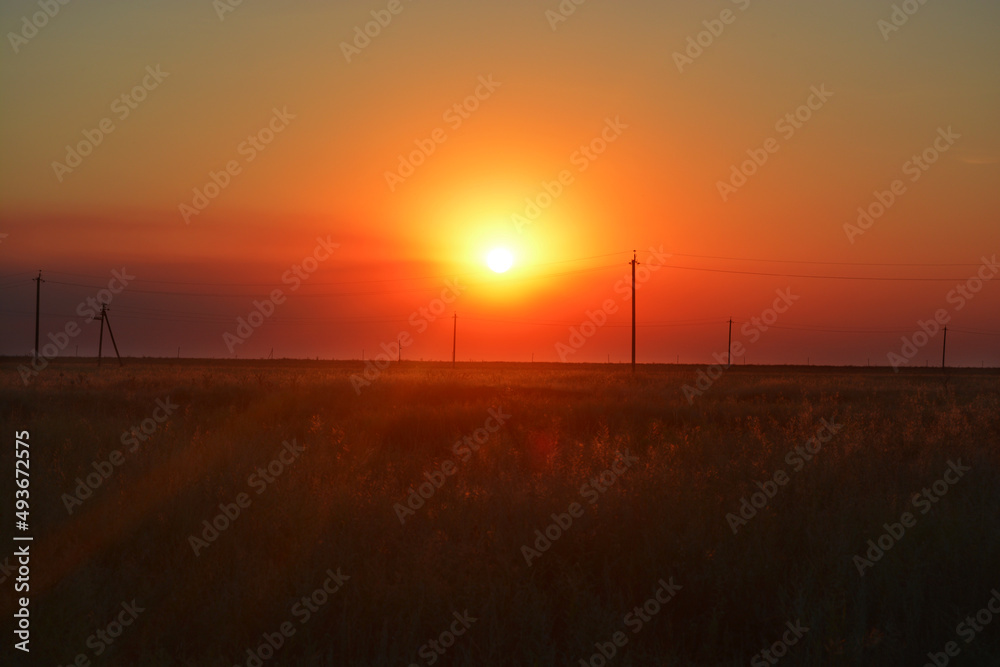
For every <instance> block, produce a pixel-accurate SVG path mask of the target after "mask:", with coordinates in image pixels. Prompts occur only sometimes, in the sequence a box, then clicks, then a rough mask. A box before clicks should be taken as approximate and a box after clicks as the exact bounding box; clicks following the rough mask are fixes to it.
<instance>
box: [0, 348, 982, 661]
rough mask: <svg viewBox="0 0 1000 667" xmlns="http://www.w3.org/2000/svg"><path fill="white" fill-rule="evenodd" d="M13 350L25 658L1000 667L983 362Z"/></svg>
mask: <svg viewBox="0 0 1000 667" xmlns="http://www.w3.org/2000/svg"><path fill="white" fill-rule="evenodd" d="M17 363H18V362H17V361H12V360H7V361H5V362H3V363H2V364H0V369H2V370H3V373H2V375H0V382H2V384H0V423H2V425H3V433H4V434H5V443H4V445H3V448H2V456H0V458H2V466H3V471H4V472H3V474H2V479H3V483H2V485H0V489H2V494H3V503H2V506H3V507H4V508H11V507H12V506H13V502H12V501H11V500H10V499H12V498H13V497H14V486H13V469H14V454H13V452H14V442H13V440H14V437H13V434H14V432H15V431H21V430H28V431H29V432H30V451H31V469H30V470H31V487H30V490H31V496H30V502H31V531H30V532H31V533H32V534H33V536H34V538H35V541H34V543H33V545H32V552H31V553H32V558H31V603H30V609H31V614H32V626H31V627H32V635H31V648H32V655H31V662H30V664H32V665H34V664H56V665H60V666H61V665H69V664H73V663H74V661H75V660H80V659H78V657H77V656H79V655H82V656H83V659H82V660H86V661H87V662H89V663H90V664H94V665H149V666H156V665H224V666H229V665H247V666H252V665H331V666H333V665H337V666H340V665H344V666H348V665H349V666H355V665H357V666H361V665H366V666H382V665H399V666H406V665H412V664H416V665H431V664H441V665H489V666H493V665H496V666H503V665H520V666H525V665H528V666H530V665H573V666H576V665H581V664H584V665H595V666H599V665H602V664H605V663H606V664H608V665H620V666H633V665H635V666H638V665H643V666H646V665H734V666H735V665H769V664H774V662H773V661H769V660H768V657H772V660H777V658H776V657H774V656H777V655H779V654H780V655H783V656H784V657H782V658H781V659H780V664H787V665H901V664H911V665H922V664H924V663H926V662H928V661H929V658H928V655H927V654H928V653H941V652H944V651H945V650H946V645H947V644H948V643H949V642H954V643H955V649H956V650H958V651H959V655H958V657H957V658H950V660H951V662H950V663H949V664H957V665H996V664H1000V639H998V638H1000V618H998V619H996V620H995V621H994V622H993V623H992V624H985V625H982V624H981V623H982V619H983V618H985V616H984V615H980V621H979V623H980V625H978V627H980V628H981V631H973V630H972V629H971V627H972V626H969V625H963V626H960V625H959V624H960V623H965V621H963V619H965V618H966V617H967V616H970V615H972V616H973V617H975V615H976V613H977V612H979V610H981V609H983V608H986V607H987V604H988V603H989V602H990V599H991V596H992V595H993V591H994V590H995V589H1000V569H998V567H997V564H998V563H1000V531H998V530H997V526H998V525H1000V375H998V374H997V373H996V372H995V371H992V372H991V371H989V370H986V371H980V370H952V371H950V372H949V373H948V374H947V375H944V374H942V373H941V372H940V371H926V370H924V369H919V370H909V371H907V372H903V373H900V374H894V373H892V372H891V371H887V370H885V369H830V368H806V369H803V368H797V369H792V368H768V367H733V368H731V369H729V370H728V371H726V372H725V373H723V375H722V376H721V377H720V378H719V379H718V380H717V381H716V382H715V383H714V384H713V385H712V386H711V387H710V388H709V389H708V390H707V391H705V392H704V395H702V396H699V397H696V398H695V399H694V401H693V404H689V402H688V400H687V399H686V398H685V396H684V394H683V393H682V390H681V388H682V386H683V385H684V384H690V383H693V382H694V380H695V374H696V372H697V371H698V367H685V366H656V367H648V368H640V371H639V372H638V373H637V374H636V375H635V376H632V375H631V374H630V373H628V372H627V369H626V368H623V367H620V366H607V367H602V366H571V365H543V364H534V365H529V364H460V365H459V367H458V368H457V369H455V370H452V369H451V368H450V366H449V365H435V364H419V363H416V362H412V363H407V362H403V363H402V364H401V365H399V366H395V365H394V366H393V367H391V368H390V369H388V370H387V371H386V372H385V373H383V374H382V375H381V376H380V377H378V378H376V379H375V380H374V381H373V382H372V384H371V386H367V387H364V388H362V389H361V391H360V395H359V394H358V393H356V392H355V391H354V389H353V388H352V385H351V382H350V380H349V377H350V375H351V373H356V372H359V371H360V370H361V365H360V363H347V362H291V361H289V362H283V361H274V362H263V361H261V362H244V361H240V362H210V361H205V362H201V361H184V362H167V361H163V362H151V361H140V360H134V361H131V362H129V363H127V364H126V366H125V367H124V368H118V367H117V366H110V365H106V366H105V367H103V368H101V369H97V368H95V367H94V366H93V365H92V364H91V363H87V364H84V363H83V362H76V363H73V362H63V363H55V364H53V365H52V366H51V367H49V368H47V369H45V370H44V371H43V372H42V373H41V374H40V375H39V376H38V377H37V378H35V379H34V380H33V381H32V382H31V384H30V386H27V387H25V385H24V384H23V383H22V381H21V379H20V378H19V377H18V374H17V372H16V370H15V369H16V365H17ZM158 401H159V403H158ZM172 405H176V407H169V406H172ZM164 406H167V407H166V408H165V407H164ZM491 411H492V412H491ZM167 412H169V413H170V414H167ZM491 415H492V416H491ZM157 418H163V419H162V420H160V421H157ZM144 420H146V421H145V424H144V423H143V422H144ZM500 422H502V423H500ZM824 423H825V424H828V425H829V426H824ZM143 426H145V428H146V430H147V431H150V430H151V429H155V430H153V431H152V433H151V435H146V434H143V437H144V438H146V439H145V440H141V439H140V438H139V437H138V434H141V433H142V428H143ZM133 427H136V428H137V432H138V433H137V434H136V435H135V437H134V439H133V434H131V433H130V429H132V428H133ZM830 427H832V428H830ZM817 434H819V435H820V436H822V440H825V442H822V441H820V440H812V441H811V442H810V439H811V438H813V437H814V436H817ZM293 441H294V442H293ZM286 442H287V443H288V445H284V444H283V443H286ZM818 445H821V447H818ZM796 448H798V450H796ZM817 449H818V451H817ZM810 450H812V453H810ZM116 451H117V452H118V454H117V455H116V454H115V452H116ZM116 462H117V463H118V465H116ZM269 466H270V470H268V467H269ZM258 469H260V470H258ZM607 470H612V472H610V473H604V474H603V476H602V472H604V471H607ZM956 471H961V472H956ZM103 473H107V474H106V475H105V474H103ZM449 473H450V474H449ZM88 475H90V478H91V481H94V482H95V485H96V488H90V486H87V478H88ZM95 475H96V477H95ZM105 477H106V479H105ZM78 478H79V480H80V482H82V484H83V487H81V489H80V492H79V493H77V487H78V486H80V483H79V482H78ZM942 480H943V481H942ZM98 481H99V483H97V482H98ZM935 482H938V483H937V484H936V485H935ZM425 483H426V484H425ZM758 483H760V485H762V486H763V490H762V491H761V488H762V487H761V486H758ZM421 485H424V486H423V487H422V489H421ZM438 487H439V488H438ZM924 489H927V494H925V495H922V496H920V495H918V496H917V497H916V498H914V495H915V494H922V493H923V492H924ZM87 491H89V496H88V494H87ZM411 491H413V492H414V493H413V494H411ZM421 491H423V493H424V496H427V497H423V496H421V495H420V492H421ZM758 491H760V494H759V495H756V496H754V495H753V494H755V493H757V492H758ZM241 494H242V495H241ZM84 496H86V497H84ZM411 496H412V497H411ZM744 498H747V503H743V512H744V514H743V516H740V511H741V501H742V499H744ZM762 499H763V501H764V502H761V501H762ZM408 501H409V503H410V504H409V505H407V503H408ZM753 502H756V503H757V504H758V505H763V506H762V507H759V508H758V507H753ZM220 505H222V508H221V509H220ZM236 510H239V514H238V516H236ZM226 512H228V513H229V514H230V517H235V518H230V517H226V516H225V513H226ZM754 512H755V513H756V514H755V515H753V513H754ZM904 512H908V513H909V516H910V517H911V519H908V520H904V519H905V517H904ZM11 514H12V512H11V511H9V510H8V511H5V512H4V515H3V521H4V529H3V532H4V534H9V533H10V532H11V531H12V530H13V528H12V525H13V520H14V519H13V517H12V516H11ZM220 514H221V515H222V516H221V517H220V516H219V515H220ZM553 514H554V515H556V517H555V518H553ZM727 515H730V516H727ZM746 517H749V518H746ZM213 520H214V521H215V523H216V526H215V527H211V524H212V522H213ZM205 522H208V526H210V527H209V528H206V524H205ZM560 523H561V524H562V525H561V526H560V525H559V524H560ZM897 523H898V524H899V526H894V525H893V524H897ZM886 524H889V527H888V529H887V528H886V527H885V525H886ZM904 524H907V525H904ZM734 526H735V528H736V530H735V531H734V529H733V527H734ZM889 529H891V531H893V532H895V533H896V535H897V536H898V539H897V537H894V536H891V535H885V536H884V535H883V534H885V533H887V530H889ZM536 531H539V532H537V533H536ZM901 531H905V532H903V533H902V534H901ZM546 532H547V533H548V537H544V536H545V534H546ZM540 536H541V537H540ZM880 537H882V542H883V545H888V544H890V543H892V545H891V547H890V548H889V549H888V550H886V551H885V555H884V556H882V557H880V558H878V559H877V560H876V559H875V558H871V560H869V563H868V564H864V563H861V564H859V563H860V560H859V559H857V558H855V557H856V556H860V557H863V558H869V556H872V557H873V556H877V555H878V553H877V552H872V553H871V554H868V555H866V552H868V551H870V550H871V545H869V544H868V541H869V540H873V541H874V543H875V544H876V546H877V543H878V541H879V539H880ZM199 540H200V542H199ZM546 540H547V541H546ZM4 544H5V545H10V544H11V542H10V540H9V539H5V540H4ZM2 548H3V549H5V550H6V549H8V548H9V549H10V551H13V548H12V547H9V546H3V547H2ZM5 556H8V554H7V553H3V552H0V558H3V557H5ZM529 561H530V563H529ZM5 565H6V567H5V569H4V571H3V572H2V573H0V575H3V576H4V578H5V579H6V581H5V582H4V583H3V584H2V594H0V595H2V597H0V607H2V609H0V610H2V611H3V614H4V618H5V619H7V620H6V621H5V627H7V628H10V627H11V615H10V614H11V613H13V611H14V593H13V584H12V580H13V575H12V574H11V573H10V571H9V570H8V568H9V561H7V562H6V563H5ZM859 569H863V570H864V574H863V575H862V574H860V573H859ZM324 585H325V586H326V590H324V588H323V587H324ZM657 594H659V596H660V600H659V601H656V596H657ZM303 598H306V600H305V601H303ZM133 600H134V601H135V602H134V605H133ZM650 600H652V601H653V602H648V601H650ZM123 604H124V607H123ZM994 604H996V603H994ZM643 606H645V609H643ZM636 607H640V608H639V609H638V610H636ZM140 608H141V611H140ZM123 609H124V611H123ZM988 613H990V614H991V616H992V612H988ZM116 619H117V621H116ZM457 619H461V620H457ZM473 619H474V620H473ZM118 621H120V622H122V623H123V626H122V627H118V626H117V625H116V623H117V622H118ZM126 621H127V623H128V625H124V623H125V622H126ZM973 622H975V619H974V618H973ZM788 624H791V625H788ZM109 625H111V627H108V626H109ZM789 627H798V630H797V632H792V631H791V630H789ZM805 628H807V629H808V630H805ZM98 630H101V633H100V634H98ZM119 630H120V631H121V632H120V633H119V632H118V631H119ZM616 633H618V634H616ZM970 633H971V635H972V636H971V638H970ZM112 634H116V635H117V636H114V637H112ZM5 636H6V637H7V638H8V639H7V640H6V641H5V644H6V645H5V646H4V647H3V651H4V652H8V651H10V652H11V653H12V654H13V651H12V647H11V645H10V644H11V640H10V637H11V634H10V632H5ZM268 637H270V640H269V639H268ZM108 640H110V641H108ZM616 640H617V645H616ZM269 641H270V644H274V645H279V647H278V648H276V649H271V648H270V645H269V643H268V642H269ZM432 641H433V642H435V643H434V644H433V645H432V644H430V643H429V642H432ZM793 641H794V643H792V642H793ZM786 642H787V643H786ZM776 643H777V644H776ZM764 650H768V651H772V650H773V653H769V654H768V655H767V656H765V655H762V654H761V652H762V651H764ZM601 651H603V652H604V653H605V654H606V655H611V654H612V653H613V655H612V656H611V657H609V658H607V659H605V658H604V657H603V656H602V655H601ZM786 651H787V655H786V653H785V652H786ZM581 661H582V662H581ZM25 664H28V663H25ZM76 664H85V663H84V662H82V661H79V662H77V663H76Z"/></svg>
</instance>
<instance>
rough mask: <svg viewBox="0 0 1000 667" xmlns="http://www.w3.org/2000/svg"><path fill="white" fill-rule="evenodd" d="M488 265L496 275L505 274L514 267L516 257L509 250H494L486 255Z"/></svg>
mask: <svg viewBox="0 0 1000 667" xmlns="http://www.w3.org/2000/svg"><path fill="white" fill-rule="evenodd" d="M486 264H487V266H489V267H490V269H492V270H493V271H494V272H496V273H504V272H505V271H507V270H508V269H510V267H512V266H513V265H514V255H512V254H511V252H510V250H507V248H493V250H490V252H489V253H488V254H487V255H486Z"/></svg>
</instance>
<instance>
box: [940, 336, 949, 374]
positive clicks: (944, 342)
mask: <svg viewBox="0 0 1000 667" xmlns="http://www.w3.org/2000/svg"><path fill="white" fill-rule="evenodd" d="M947 347H948V327H945V328H944V340H942V341H941V368H944V353H945V351H946V350H947Z"/></svg>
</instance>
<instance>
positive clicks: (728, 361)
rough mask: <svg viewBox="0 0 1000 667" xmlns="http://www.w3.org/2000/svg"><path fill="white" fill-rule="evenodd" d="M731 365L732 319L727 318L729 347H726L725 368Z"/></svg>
mask: <svg viewBox="0 0 1000 667" xmlns="http://www.w3.org/2000/svg"><path fill="white" fill-rule="evenodd" d="M732 365H733V318H731V317H730V318H729V345H728V346H726V368H729V367H730V366H732Z"/></svg>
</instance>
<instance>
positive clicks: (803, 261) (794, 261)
mask: <svg viewBox="0 0 1000 667" xmlns="http://www.w3.org/2000/svg"><path fill="white" fill-rule="evenodd" d="M669 254H670V255H671V256H673V257H692V258H695V259H724V260H728V261H733V262H763V263H765V264H768V263H773V264H819V265H823V266H908V267H928V266H979V263H945V264H934V263H926V262H918V263H902V264H900V263H891V262H889V263H887V262H824V261H819V260H812V259H759V258H751V257H718V256H715V255H689V254H686V253H682V252H674V253H669Z"/></svg>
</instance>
